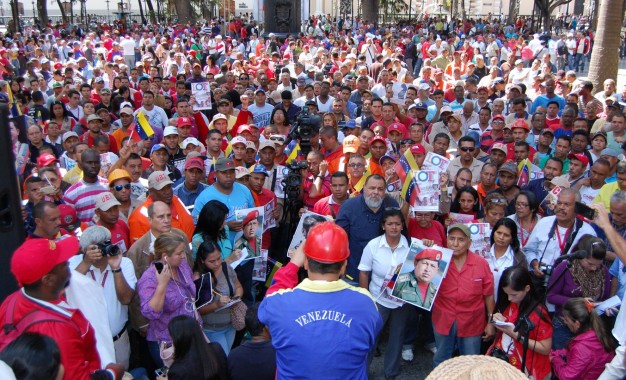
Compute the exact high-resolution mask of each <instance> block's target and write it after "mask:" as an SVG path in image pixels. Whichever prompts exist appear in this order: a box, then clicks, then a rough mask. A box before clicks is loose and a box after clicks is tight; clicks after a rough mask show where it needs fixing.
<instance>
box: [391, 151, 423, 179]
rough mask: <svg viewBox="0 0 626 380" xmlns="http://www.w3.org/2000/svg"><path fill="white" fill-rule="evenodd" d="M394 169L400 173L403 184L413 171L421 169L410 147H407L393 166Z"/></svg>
mask: <svg viewBox="0 0 626 380" xmlns="http://www.w3.org/2000/svg"><path fill="white" fill-rule="evenodd" d="M393 170H394V171H395V172H396V173H398V177H400V181H402V183H403V184H404V182H405V179H406V178H407V177H408V176H409V173H411V171H413V170H419V166H418V165H417V162H416V161H415V157H413V153H411V150H410V149H407V150H406V151H405V152H404V154H403V155H402V156H400V158H399V159H398V162H396V164H395V165H394V166H393Z"/></svg>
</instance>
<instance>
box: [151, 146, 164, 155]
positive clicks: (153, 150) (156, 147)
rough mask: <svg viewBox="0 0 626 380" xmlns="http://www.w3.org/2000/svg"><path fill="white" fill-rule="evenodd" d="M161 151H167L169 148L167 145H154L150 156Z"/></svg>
mask: <svg viewBox="0 0 626 380" xmlns="http://www.w3.org/2000/svg"><path fill="white" fill-rule="evenodd" d="M159 149H165V150H166V151H167V147H166V146H165V145H163V144H154V146H153V147H152V149H150V154H152V153H154V152H156V151H157V150H159Z"/></svg>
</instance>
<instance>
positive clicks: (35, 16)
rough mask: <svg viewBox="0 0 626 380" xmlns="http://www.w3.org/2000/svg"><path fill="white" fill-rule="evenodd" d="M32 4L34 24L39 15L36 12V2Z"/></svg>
mask: <svg viewBox="0 0 626 380" xmlns="http://www.w3.org/2000/svg"><path fill="white" fill-rule="evenodd" d="M31 4H32V5H33V23H34V22H35V19H36V18H37V13H36V12H35V0H33V1H31Z"/></svg>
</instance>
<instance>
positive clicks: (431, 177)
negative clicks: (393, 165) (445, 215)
mask: <svg viewBox="0 0 626 380" xmlns="http://www.w3.org/2000/svg"><path fill="white" fill-rule="evenodd" d="M413 178H414V179H415V183H416V184H417V190H418V191H417V197H416V198H415V204H413V205H412V206H413V207H412V209H413V211H439V195H440V193H441V192H440V189H439V172H437V171H435V170H415V171H414V172H413Z"/></svg>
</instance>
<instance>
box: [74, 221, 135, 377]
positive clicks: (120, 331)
mask: <svg viewBox="0 0 626 380" xmlns="http://www.w3.org/2000/svg"><path fill="white" fill-rule="evenodd" d="M80 248H81V251H82V252H83V254H82V255H76V256H74V257H72V258H71V259H70V260H69V267H70V268H72V269H75V270H76V271H77V272H80V273H82V274H84V275H85V276H87V277H88V278H91V279H93V280H94V281H95V282H96V283H97V284H100V285H101V286H102V289H103V291H104V298H105V300H106V304H107V310H108V317H109V327H110V329H111V333H112V334H113V336H112V339H113V346H114V348H115V361H116V362H117V363H121V364H123V365H124V369H128V360H129V358H130V341H129V338H128V331H127V329H126V323H127V322H128V304H129V303H130V301H131V300H132V298H133V295H134V294H135V285H136V284H137V278H136V277H135V269H134V268H133V263H132V262H131V261H130V259H128V258H126V257H123V256H122V254H121V252H120V250H119V248H118V247H117V246H115V245H112V244H111V232H109V230H108V229H106V228H105V227H102V226H93V227H89V228H87V229H86V230H85V231H84V232H83V234H82V235H81V237H80Z"/></svg>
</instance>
